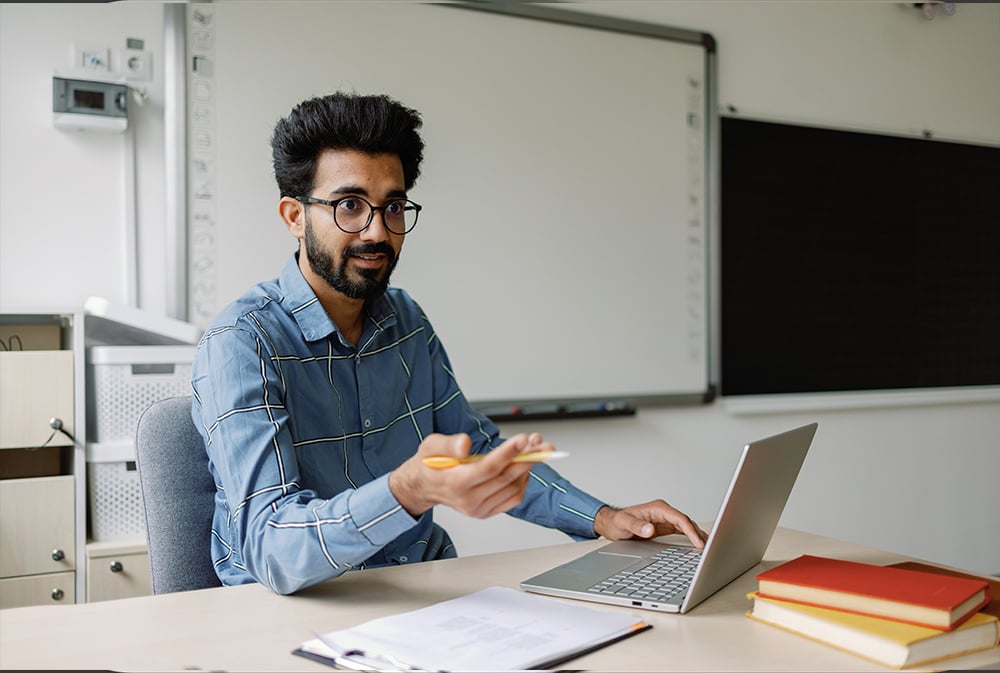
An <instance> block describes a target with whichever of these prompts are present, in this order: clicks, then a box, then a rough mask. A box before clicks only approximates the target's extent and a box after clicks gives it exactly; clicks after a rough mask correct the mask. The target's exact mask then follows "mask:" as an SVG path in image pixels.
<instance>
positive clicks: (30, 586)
mask: <svg viewBox="0 0 1000 673" xmlns="http://www.w3.org/2000/svg"><path fill="white" fill-rule="evenodd" d="M75 578H76V573H74V572H68V573H51V574H49V575H32V576H31V577H11V578H7V579H0V610H3V609H5V608H21V607H24V606H26V605H72V604H73V603H75V602H76V588H75V587H76V579H75Z"/></svg>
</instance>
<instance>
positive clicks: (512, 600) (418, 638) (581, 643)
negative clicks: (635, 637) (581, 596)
mask: <svg viewBox="0 0 1000 673" xmlns="http://www.w3.org/2000/svg"><path fill="white" fill-rule="evenodd" d="M641 625H642V622H641V620H640V619H638V618H637V617H636V616H635V615H631V614H628V613H625V612H621V611H607V610H600V609H597V608H592V607H589V606H584V605H578V604H575V603H565V602H562V601H560V600H557V599H552V598H547V597H544V596H538V595H535V594H529V593H525V592H523V591H517V590H515V589H510V588H507V587H490V588H488V589H483V590H482V591H478V592H476V593H473V594H469V595H466V596H462V597H460V598H455V599H452V600H449V601H444V602H441V603H436V604H434V605H431V606H428V607H426V608H421V609H419V610H414V611H411V612H404V613H401V614H396V615H391V616H389V617H382V618H379V619H374V620H372V621H369V622H365V623H363V624H359V625H358V626H354V627H351V628H347V629H342V630H338V631H331V632H329V633H325V634H323V635H322V641H321V640H320V639H313V640H310V641H307V642H305V643H303V644H302V648H303V649H305V650H307V651H311V652H314V653H317V654H327V655H328V656H329V655H334V654H340V655H342V654H344V653H345V652H352V651H353V652H357V653H358V654H357V655H355V656H357V657H359V658H360V657H364V658H366V659H367V660H368V661H369V663H370V662H371V661H375V660H379V659H380V658H381V659H382V660H383V661H384V662H385V665H384V668H392V669H400V668H404V667H405V665H408V666H410V667H412V668H414V669H419V670H432V671H454V670H461V671H498V670H525V669H529V668H533V667H540V666H544V665H546V664H547V663H549V662H552V661H555V660H559V659H561V658H563V657H567V656H569V655H572V654H574V653H578V652H582V651H585V650H588V649H590V648H591V647H593V646H594V645H596V644H598V643H602V642H606V641H609V640H613V639H615V638H617V637H620V636H622V635H625V634H628V633H629V632H631V631H634V630H636V629H638V628H639V627H640V626H641ZM324 643H327V644H329V645H330V647H324ZM332 648H335V651H331V649H332ZM337 650H339V651H337ZM393 659H394V660H393Z"/></svg>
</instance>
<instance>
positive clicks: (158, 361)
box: [87, 346, 195, 443]
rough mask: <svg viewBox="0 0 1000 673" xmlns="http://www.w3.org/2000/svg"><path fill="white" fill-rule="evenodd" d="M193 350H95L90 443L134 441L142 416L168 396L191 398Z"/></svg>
mask: <svg viewBox="0 0 1000 673" xmlns="http://www.w3.org/2000/svg"><path fill="white" fill-rule="evenodd" d="M194 351H195V347H194V346H91V347H90V348H89V349H88V353H87V355H88V357H87V367H88V369H89V372H88V376H87V386H88V391H87V402H88V404H87V413H88V417H87V430H88V433H87V434H88V435H90V438H91V441H94V442H100V443H108V442H129V443H131V442H134V441H135V429H136V426H137V424H138V422H139V416H140V415H142V412H143V411H145V410H146V407H148V406H149V405H150V404H152V403H153V402H155V401H156V400H160V399H163V398H165V397H177V396H179V395H190V394H191V363H192V361H193V360H194Z"/></svg>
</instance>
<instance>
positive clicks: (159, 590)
mask: <svg viewBox="0 0 1000 673" xmlns="http://www.w3.org/2000/svg"><path fill="white" fill-rule="evenodd" d="M135 453H136V467H137V468H138V470H139V486H140V489H141V492H142V501H143V506H144V507H145V511H146V542H147V543H148V545H149V567H150V571H151V573H152V580H153V593H154V594H165V593H171V592H174V591H190V590H192V589H204V588H208V587H217V586H222V583H221V582H220V581H219V578H218V577H217V576H216V574H215V569H214V567H213V565H212V556H211V551H210V547H211V535H212V512H213V510H214V507H215V503H214V498H215V481H214V479H213V478H212V474H211V472H209V470H208V455H207V454H206V453H205V445H204V442H203V441H202V438H201V435H199V434H198V431H197V430H196V429H195V425H194V421H193V420H192V419H191V397H190V396H184V397H169V398H166V399H162V400H158V401H156V402H153V403H152V404H151V405H149V407H147V408H146V410H145V411H143V412H142V415H141V416H140V417H139V422H138V426H137V428H136V438H135Z"/></svg>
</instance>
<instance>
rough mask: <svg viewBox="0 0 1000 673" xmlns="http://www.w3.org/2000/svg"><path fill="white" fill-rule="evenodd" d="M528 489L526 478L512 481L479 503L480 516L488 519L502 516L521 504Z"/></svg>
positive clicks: (525, 476)
mask: <svg viewBox="0 0 1000 673" xmlns="http://www.w3.org/2000/svg"><path fill="white" fill-rule="evenodd" d="M527 487H528V476H527V475H524V476H523V477H522V478H520V479H518V480H516V481H513V482H511V483H509V484H506V485H505V486H503V487H501V488H498V489H497V490H495V491H493V492H492V493H490V494H489V495H488V496H487V497H486V498H485V499H484V500H483V502H482V503H481V505H480V507H479V510H480V511H481V512H482V516H483V517H484V518H485V517H489V516H494V515H496V514H502V513H504V512H506V511H508V510H510V509H511V508H513V507H516V506H517V505H519V504H521V502H522V501H523V500H524V493H525V491H526V490H527Z"/></svg>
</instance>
